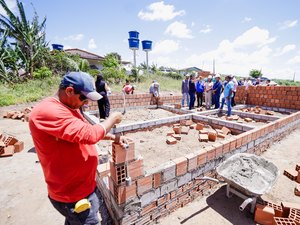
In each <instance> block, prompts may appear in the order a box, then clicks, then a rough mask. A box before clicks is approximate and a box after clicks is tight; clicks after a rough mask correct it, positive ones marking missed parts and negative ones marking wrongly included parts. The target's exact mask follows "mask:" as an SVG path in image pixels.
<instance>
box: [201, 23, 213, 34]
mask: <svg viewBox="0 0 300 225" xmlns="http://www.w3.org/2000/svg"><path fill="white" fill-rule="evenodd" d="M211 31H212V29H211V27H210V25H204V28H203V29H201V30H200V33H203V34H207V33H210V32H211Z"/></svg>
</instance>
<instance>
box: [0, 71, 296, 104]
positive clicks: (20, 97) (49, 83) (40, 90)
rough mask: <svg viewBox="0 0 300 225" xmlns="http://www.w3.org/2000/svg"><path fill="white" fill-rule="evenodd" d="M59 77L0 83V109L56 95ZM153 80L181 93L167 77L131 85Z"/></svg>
mask: <svg viewBox="0 0 300 225" xmlns="http://www.w3.org/2000/svg"><path fill="white" fill-rule="evenodd" d="M60 80H61V77H59V76H53V77H49V78H45V79H43V80H38V79H36V80H29V81H27V82H24V83H19V84H14V85H5V84H1V83H0V107H1V106H8V105H15V104H21V103H28V102H34V101H38V100H40V99H42V98H44V97H46V96H52V95H54V94H55V93H56V91H57V89H58V86H59V83H60ZM153 80H156V81H157V82H159V83H160V90H161V92H162V93H166V92H172V93H178V94H179V93H180V92H181V80H175V79H172V78H170V77H167V76H162V75H156V74H150V75H148V76H145V77H144V78H143V81H142V82H137V83H134V82H133V83H132V84H133V85H135V86H136V91H137V92H144V93H148V92H149V87H150V85H151V83H152V81H153ZM274 81H275V82H276V83H278V84H279V85H287V86H300V82H299V81H296V82H293V81H291V80H274ZM123 84H124V82H122V83H120V84H109V86H110V88H111V90H112V93H113V94H117V93H121V90H122V87H123Z"/></svg>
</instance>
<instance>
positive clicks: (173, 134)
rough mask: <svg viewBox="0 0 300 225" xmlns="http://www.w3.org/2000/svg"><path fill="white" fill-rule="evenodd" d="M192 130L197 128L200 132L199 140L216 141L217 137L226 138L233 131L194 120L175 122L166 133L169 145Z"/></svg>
mask: <svg viewBox="0 0 300 225" xmlns="http://www.w3.org/2000/svg"><path fill="white" fill-rule="evenodd" d="M190 130H197V131H198V132H199V135H198V140H199V142H215V141H216V140H217V138H221V139H224V138H225V137H226V136H227V135H228V134H230V133H231V131H230V129H228V128H227V127H223V128H222V129H214V128H212V127H211V126H209V125H207V124H203V123H194V122H193V121H192V120H186V121H181V122H180V123H176V124H173V130H172V131H169V132H168V133H167V135H166V136H167V139H166V143H167V144H169V145H173V144H176V143H177V142H178V141H180V140H181V135H187V134H188V133H189V131H190Z"/></svg>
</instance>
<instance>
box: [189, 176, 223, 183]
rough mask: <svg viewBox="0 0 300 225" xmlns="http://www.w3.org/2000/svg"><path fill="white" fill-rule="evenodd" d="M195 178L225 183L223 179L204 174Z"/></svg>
mask: <svg viewBox="0 0 300 225" xmlns="http://www.w3.org/2000/svg"><path fill="white" fill-rule="evenodd" d="M195 179H196V180H210V181H214V182H216V183H226V182H225V181H222V180H218V179H216V178H212V177H206V176H204V177H196V178H195Z"/></svg>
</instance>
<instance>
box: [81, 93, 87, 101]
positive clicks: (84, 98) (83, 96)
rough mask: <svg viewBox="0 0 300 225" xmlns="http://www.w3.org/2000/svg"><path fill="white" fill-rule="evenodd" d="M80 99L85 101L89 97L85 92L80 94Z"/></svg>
mask: <svg viewBox="0 0 300 225" xmlns="http://www.w3.org/2000/svg"><path fill="white" fill-rule="evenodd" d="M79 100H80V101H82V102H83V101H85V100H87V97H86V96H85V95H83V94H80V95H79Z"/></svg>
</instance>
